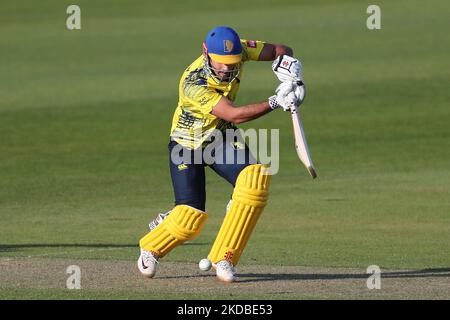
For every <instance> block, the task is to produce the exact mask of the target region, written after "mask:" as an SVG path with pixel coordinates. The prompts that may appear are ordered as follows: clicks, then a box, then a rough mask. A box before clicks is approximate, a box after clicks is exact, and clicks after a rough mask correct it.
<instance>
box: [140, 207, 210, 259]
mask: <svg viewBox="0 0 450 320" xmlns="http://www.w3.org/2000/svg"><path fill="white" fill-rule="evenodd" d="M207 218H208V215H207V214H206V213H205V212H203V211H200V210H197V209H195V208H193V207H190V206H186V205H178V206H176V207H175V208H174V209H173V210H172V212H171V213H170V214H169V215H168V216H167V218H165V219H164V220H163V222H161V223H160V224H159V225H158V226H157V227H156V228H155V229H153V230H152V231H150V232H149V233H147V235H145V236H144V237H143V238H142V239H141V240H140V242H139V245H140V247H141V248H142V249H144V250H146V251H153V252H154V253H156V254H157V255H158V257H160V258H161V257H164V256H165V255H166V254H167V253H169V252H170V251H171V250H172V249H173V248H175V247H176V246H178V245H180V244H182V243H183V242H185V241H187V240H192V239H194V238H195V237H196V236H197V235H198V234H199V233H200V231H201V230H202V228H203V225H204V224H205V221H206V219H207Z"/></svg>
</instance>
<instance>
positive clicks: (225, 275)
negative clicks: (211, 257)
mask: <svg viewBox="0 0 450 320" xmlns="http://www.w3.org/2000/svg"><path fill="white" fill-rule="evenodd" d="M213 267H214V268H215V269H216V275H217V278H218V279H219V280H221V281H225V282H234V281H236V279H237V276H236V271H235V270H234V268H233V264H232V263H231V262H230V261H228V260H220V261H219V262H217V263H213Z"/></svg>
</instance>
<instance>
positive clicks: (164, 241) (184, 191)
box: [137, 26, 305, 282]
mask: <svg viewBox="0 0 450 320" xmlns="http://www.w3.org/2000/svg"><path fill="white" fill-rule="evenodd" d="M292 56H293V51H292V49H291V48H289V47H288V46H285V45H279V44H271V43H267V42H263V41H255V40H244V39H241V38H240V37H239V36H238V34H237V33H236V31H234V30H233V29H231V28H230V27H227V26H219V27H216V28H214V29H212V30H211V31H209V33H208V34H207V36H206V38H205V41H204V42H203V54H202V55H201V56H200V57H198V58H197V59H196V60H195V61H194V62H193V63H192V64H191V65H190V66H189V67H188V68H187V69H186V70H185V71H184V73H183V74H182V76H181V79H180V84H179V92H178V93H179V100H178V106H177V108H176V109H175V112H174V115H173V121H172V128H171V131H170V141H169V145H168V149H169V167H170V174H171V179H172V185H173V190H174V195H175V206H174V207H173V208H172V209H171V210H170V211H169V212H167V213H160V214H158V216H157V218H156V219H155V220H153V221H152V222H151V223H150V224H149V226H150V232H149V233H147V234H146V235H145V236H144V237H142V238H141V239H140V242H139V244H140V250H141V254H140V256H139V259H138V261H137V265H138V269H139V271H140V272H141V273H142V275H143V276H145V277H148V278H152V277H153V276H154V275H155V273H156V266H157V263H158V261H159V260H160V259H161V258H163V257H164V256H165V255H167V254H168V253H169V252H170V251H171V250H172V249H174V248H175V247H177V246H179V245H180V244H182V243H184V242H185V241H189V240H192V239H194V238H195V237H196V236H197V235H198V234H199V233H200V231H201V230H202V228H203V226H204V224H205V221H206V220H207V219H208V213H207V211H206V208H205V202H206V191H205V167H210V168H211V169H212V170H213V171H215V172H216V173H217V174H218V175H219V176H221V177H222V178H224V179H225V180H226V181H228V182H229V183H230V184H231V185H232V186H233V188H234V189H233V194H232V197H231V200H230V202H229V204H228V207H227V212H226V214H225V218H224V220H223V222H222V225H221V227H220V230H219V233H218V235H217V238H216V239H215V241H214V244H213V245H212V248H211V251H210V253H209V255H208V259H209V260H210V261H211V262H212V266H213V267H214V268H215V270H216V275H217V277H218V279H219V280H221V281H225V282H233V281H235V280H236V279H237V275H236V271H235V269H234V267H235V266H236V265H237V263H238V262H239V259H240V257H241V255H242V252H243V251H244V248H245V246H246V244H247V242H248V240H249V238H250V236H251V234H252V231H253V229H254V228H255V225H256V223H257V221H258V219H259V217H260V215H261V213H262V211H263V210H264V207H265V206H266V204H267V201H268V198H269V184H270V172H269V170H268V169H269V168H268V167H267V166H266V165H263V164H259V163H257V162H256V161H255V158H254V157H253V156H252V154H251V152H250V150H249V148H248V146H247V145H246V144H245V143H243V144H242V143H239V142H237V141H232V142H231V143H230V141H227V139H225V131H226V130H237V128H236V126H235V125H236V124H239V123H244V122H247V121H251V120H253V119H256V118H258V117H261V116H263V115H265V114H268V113H270V112H271V111H273V110H274V109H277V108H282V109H283V110H284V111H288V110H290V106H291V105H293V104H296V105H300V104H301V102H302V101H303V99H304V97H305V89H304V85H303V82H302V74H301V71H302V68H301V63H300V62H299V61H298V60H297V59H295V58H293V57H292ZM248 61H272V69H273V71H274V72H275V74H276V76H277V77H278V79H280V81H281V84H280V85H279V86H278V87H277V88H276V90H275V94H274V95H272V96H270V97H269V98H268V99H267V101H263V102H255V103H252V104H248V105H243V106H236V105H235V104H234V101H235V99H236V95H237V92H238V90H239V85H240V82H241V80H242V79H243V78H242V75H243V66H244V64H245V63H246V62H248ZM299 83H301V84H302V85H299ZM217 133H219V134H223V136H224V139H219V140H218V141H219V143H217V141H216V140H214V141H216V145H215V146H214V152H213V153H212V154H213V156H214V161H213V162H210V161H209V162H206V161H205V160H204V158H203V157H200V159H199V157H197V156H195V154H196V152H195V151H200V152H202V151H205V150H206V149H207V148H208V146H210V144H211V143H213V142H212V141H211V139H210V138H211V136H212V135H213V134H216V135H217ZM174 154H176V155H177V156H182V157H183V159H184V161H182V162H181V163H180V161H178V160H177V161H175V159H174ZM197 154H198V153H197ZM238 160H239V161H238Z"/></svg>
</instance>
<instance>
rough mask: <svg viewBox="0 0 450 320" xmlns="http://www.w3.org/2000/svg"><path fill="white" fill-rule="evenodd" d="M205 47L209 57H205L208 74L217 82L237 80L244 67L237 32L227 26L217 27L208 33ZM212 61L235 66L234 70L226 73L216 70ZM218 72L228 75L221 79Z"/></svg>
mask: <svg viewBox="0 0 450 320" xmlns="http://www.w3.org/2000/svg"><path fill="white" fill-rule="evenodd" d="M204 46H205V48H206V51H207V56H206V57H205V58H206V59H205V66H206V70H207V72H208V73H209V74H210V75H211V76H212V77H213V78H214V79H215V80H216V81H217V82H231V81H233V80H234V79H236V78H237V76H238V74H239V72H240V69H241V65H242V45H241V39H240V38H239V35H238V34H237V33H236V31H234V30H233V29H231V28H230V27H227V26H219V27H215V28H214V29H212V30H211V31H209V32H208V34H207V36H206V39H205V42H204ZM210 60H213V61H215V62H218V63H222V64H226V65H228V66H233V68H232V69H230V70H228V71H226V72H224V71H223V70H218V69H215V68H214V67H213V66H212V65H211V61H210ZM218 72H220V73H222V74H226V75H225V76H223V77H219V76H218Z"/></svg>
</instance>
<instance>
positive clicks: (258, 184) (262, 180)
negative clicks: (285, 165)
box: [208, 164, 270, 265]
mask: <svg viewBox="0 0 450 320" xmlns="http://www.w3.org/2000/svg"><path fill="white" fill-rule="evenodd" d="M269 183H270V173H269V171H268V168H267V166H265V165H261V164H255V165H250V166H248V167H246V168H245V169H244V170H242V172H241V173H240V174H239V176H238V178H237V181H236V186H235V188H234V192H233V197H232V202H231V206H230V209H229V210H228V213H227V214H226V216H225V219H224V221H223V223H222V226H221V228H220V230H219V234H218V235H217V238H216V241H215V242H214V244H213V247H212V249H211V252H210V253H209V256H208V259H209V260H211V261H212V262H213V263H217V262H219V261H220V260H224V259H225V260H229V261H231V263H233V265H236V264H237V263H238V261H239V258H240V257H241V254H242V252H243V251H244V248H245V246H246V244H247V242H248V239H249V238H250V235H251V233H252V232H253V229H254V228H255V225H256V223H257V222H258V219H259V216H260V215H261V213H262V211H263V210H264V207H265V206H266V204H267V200H268V198H269Z"/></svg>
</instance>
